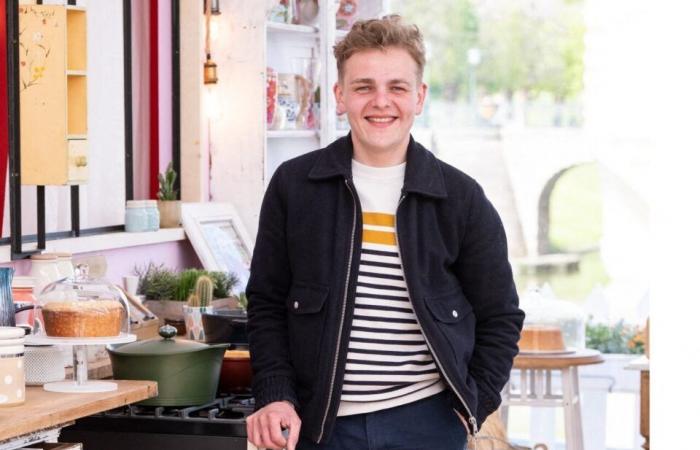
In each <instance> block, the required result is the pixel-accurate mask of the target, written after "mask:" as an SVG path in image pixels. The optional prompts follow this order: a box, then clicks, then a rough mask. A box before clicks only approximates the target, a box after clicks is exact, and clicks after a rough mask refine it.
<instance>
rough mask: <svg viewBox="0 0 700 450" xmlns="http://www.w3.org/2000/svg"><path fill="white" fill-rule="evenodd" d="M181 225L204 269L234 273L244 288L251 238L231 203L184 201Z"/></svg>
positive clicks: (239, 286)
mask: <svg viewBox="0 0 700 450" xmlns="http://www.w3.org/2000/svg"><path fill="white" fill-rule="evenodd" d="M182 226H183V228H184V229H185V233H186V234H187V238H188V239H189V240H190V242H191V243H192V247H193V248H194V251H195V253H197V256H198V257H199V260H200V261H201V262H202V266H203V267H204V268H205V269H206V270H218V271H224V272H233V273H235V274H236V276H237V277H238V279H239V280H240V281H239V283H238V285H237V289H238V291H239V292H240V291H244V290H245V287H246V285H247V284H248V279H249V278H250V261H251V258H252V255H253V240H252V239H251V237H250V235H249V234H248V232H247V230H246V229H245V226H244V224H243V221H242V220H241V218H240V216H239V215H238V213H237V212H236V208H235V207H234V205H233V204H231V203H218V202H206V203H183V204H182Z"/></svg>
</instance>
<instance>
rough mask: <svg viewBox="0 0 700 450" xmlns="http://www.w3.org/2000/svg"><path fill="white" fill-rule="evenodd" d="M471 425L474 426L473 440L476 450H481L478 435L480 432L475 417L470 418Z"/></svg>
mask: <svg viewBox="0 0 700 450" xmlns="http://www.w3.org/2000/svg"><path fill="white" fill-rule="evenodd" d="M469 423H470V424H471V426H472V439H474V450H479V438H477V437H476V434H477V433H478V432H479V427H478V426H477V425H476V419H475V418H474V416H470V417H469Z"/></svg>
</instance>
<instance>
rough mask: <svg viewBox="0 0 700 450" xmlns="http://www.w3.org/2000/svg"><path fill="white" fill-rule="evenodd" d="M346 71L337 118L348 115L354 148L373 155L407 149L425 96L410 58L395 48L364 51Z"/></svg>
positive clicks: (337, 89)
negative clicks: (339, 115)
mask: <svg viewBox="0 0 700 450" xmlns="http://www.w3.org/2000/svg"><path fill="white" fill-rule="evenodd" d="M344 69H345V70H344V76H343V77H342V80H339V81H338V83H336V85H335V87H334V92H335V98H336V101H337V104H338V113H339V114H342V113H345V112H347V115H348V120H349V122H350V127H351V129H352V137H353V143H354V144H355V145H356V146H357V145H360V146H361V147H362V149H363V150H364V151H367V152H372V153H384V152H391V151H395V150H405V149H406V147H407V145H408V140H409V135H410V132H411V126H412V125H413V120H414V118H415V116H417V115H418V114H420V113H421V111H422V110H423V101H424V100H425V93H426V85H425V84H424V83H419V82H418V79H417V71H418V65H417V64H416V62H415V61H414V60H413V58H412V57H411V55H410V54H409V53H408V52H407V51H406V50H403V49H401V48H397V47H389V48H388V49H386V50H385V51H382V50H364V51H361V52H358V53H355V54H354V55H352V56H351V57H350V58H349V59H348V60H347V61H346V62H345V68H344Z"/></svg>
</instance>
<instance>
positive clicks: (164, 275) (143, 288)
mask: <svg viewBox="0 0 700 450" xmlns="http://www.w3.org/2000/svg"><path fill="white" fill-rule="evenodd" d="M134 273H135V274H136V275H138V276H139V278H140V280H139V287H138V290H137V292H138V293H139V294H141V295H145V296H146V298H147V299H148V300H168V299H173V298H175V290H176V287H177V275H176V274H175V272H173V271H172V270H171V269H168V268H167V267H165V266H164V265H163V264H161V265H155V264H153V263H149V264H148V265H147V266H145V267H136V268H135V269H134Z"/></svg>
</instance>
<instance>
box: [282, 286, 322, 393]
mask: <svg viewBox="0 0 700 450" xmlns="http://www.w3.org/2000/svg"><path fill="white" fill-rule="evenodd" d="M327 298H328V287H327V286H323V285H318V284H310V283H294V284H293V285H292V287H291V289H290V290H289V296H288V297H287V312H288V314H287V326H288V331H289V354H290V357H291V360H292V365H293V366H294V369H295V371H296V373H297V380H298V382H300V383H301V384H308V383H311V382H312V381H313V380H314V378H315V375H316V370H317V368H318V359H319V350H320V345H321V341H322V339H323V333H324V327H325V323H326V316H327V308H324V306H325V304H326V299H327Z"/></svg>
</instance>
